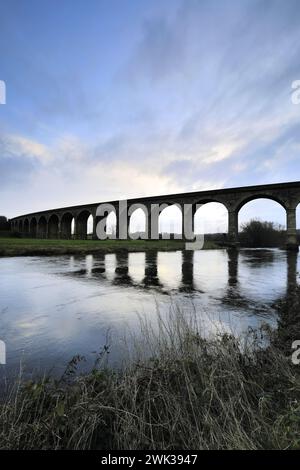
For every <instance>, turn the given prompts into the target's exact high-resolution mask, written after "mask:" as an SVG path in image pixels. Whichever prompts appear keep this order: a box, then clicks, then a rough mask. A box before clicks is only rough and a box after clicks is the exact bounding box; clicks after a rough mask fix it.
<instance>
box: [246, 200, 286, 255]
mask: <svg viewBox="0 0 300 470" xmlns="http://www.w3.org/2000/svg"><path fill="white" fill-rule="evenodd" d="M246 211H247V212H248V213H246ZM251 220H252V221H253V222H252V224H251V227H250V228H249V230H247V232H244V233H241V232H242V228H243V225H244V224H248V223H249V222H250V221H251ZM259 220H261V221H262V222H270V223H275V224H276V223H277V224H278V227H277V228H278V229H280V231H278V232H274V231H272V230H271V227H266V230H267V232H266V231H264V232H261V229H260V227H261V225H260V224H258V223H256V222H255V221H259ZM237 225H238V230H239V232H240V234H239V240H240V242H241V243H242V244H244V245H245V246H250V247H263V246H264V247H275V246H282V245H284V244H285V243H286V229H287V209H286V208H285V206H284V205H283V203H281V202H279V201H278V200H276V199H274V198H270V197H268V198H266V197H255V198H251V199H250V200H248V202H246V203H245V204H243V205H242V207H241V208H240V210H239V212H238V213H237ZM275 228H276V226H275ZM266 233H268V235H266Z"/></svg>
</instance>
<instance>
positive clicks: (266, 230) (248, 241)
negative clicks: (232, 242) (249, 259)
mask: <svg viewBox="0 0 300 470" xmlns="http://www.w3.org/2000/svg"><path fill="white" fill-rule="evenodd" d="M239 237H240V242H241V244H242V245H243V246H246V247H251V248H256V247H278V246H282V245H284V243H285V241H286V232H285V230H283V227H281V226H280V225H277V226H276V225H275V224H274V223H273V222H266V221H264V222H262V221H260V220H257V219H252V220H251V221H250V222H248V223H246V224H244V225H242V230H241V233H240V235H239Z"/></svg>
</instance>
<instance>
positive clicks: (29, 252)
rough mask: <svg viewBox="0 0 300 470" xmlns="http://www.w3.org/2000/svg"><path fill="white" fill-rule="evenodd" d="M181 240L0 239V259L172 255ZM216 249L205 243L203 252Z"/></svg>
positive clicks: (181, 244) (179, 248)
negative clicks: (125, 253)
mask: <svg viewBox="0 0 300 470" xmlns="http://www.w3.org/2000/svg"><path fill="white" fill-rule="evenodd" d="M184 246H185V243H184V242H183V241H182V240H40V239H35V238H12V237H11V238H8V237H4V238H0V256H51V255H67V254H93V253H94V254H96V253H99V252H105V253H114V252H116V251H120V250H121V251H128V252H137V251H149V250H159V251H172V250H182V249H184ZM214 248H218V246H217V245H216V244H214V243H213V242H210V241H207V242H206V243H205V244H204V249H214Z"/></svg>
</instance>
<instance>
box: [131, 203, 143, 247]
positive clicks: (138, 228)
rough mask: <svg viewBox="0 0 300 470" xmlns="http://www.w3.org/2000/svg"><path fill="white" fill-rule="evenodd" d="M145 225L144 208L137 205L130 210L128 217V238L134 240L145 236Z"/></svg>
mask: <svg viewBox="0 0 300 470" xmlns="http://www.w3.org/2000/svg"><path fill="white" fill-rule="evenodd" d="M146 226H147V224H146V214H145V212H144V210H143V209H142V208H141V207H139V208H137V209H135V210H134V212H132V214H131V216H130V219H129V227H128V233H129V235H130V238H133V239H135V240H138V239H140V238H145V235H146Z"/></svg>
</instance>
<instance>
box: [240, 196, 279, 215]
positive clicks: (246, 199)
mask: <svg viewBox="0 0 300 470" xmlns="http://www.w3.org/2000/svg"><path fill="white" fill-rule="evenodd" d="M257 199H269V200H271V201H274V202H277V203H278V204H280V205H281V206H282V207H283V208H284V209H285V210H286V203H285V201H283V200H282V199H280V198H279V197H277V196H273V195H271V194H267V193H264V192H263V193H259V194H253V195H250V196H246V197H244V198H243V199H241V200H240V201H239V202H238V204H237V207H236V211H237V212H239V211H240V210H241V209H242V207H244V206H245V205H246V204H248V202H251V201H255V200H257Z"/></svg>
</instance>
